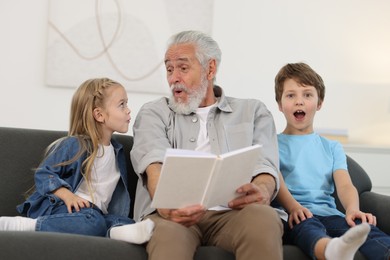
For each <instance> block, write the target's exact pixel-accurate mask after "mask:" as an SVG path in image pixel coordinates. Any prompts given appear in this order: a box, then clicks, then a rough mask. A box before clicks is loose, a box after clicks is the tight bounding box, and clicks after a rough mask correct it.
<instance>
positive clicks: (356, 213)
mask: <svg viewBox="0 0 390 260" xmlns="http://www.w3.org/2000/svg"><path fill="white" fill-rule="evenodd" d="M356 219H360V220H361V221H362V222H363V223H365V222H366V223H368V224H371V225H373V226H376V217H375V216H374V215H372V214H371V213H365V212H362V211H360V210H352V211H348V210H347V211H346V212H345V220H346V221H347V223H348V225H349V226H351V227H353V226H355V225H356V223H355V220H356Z"/></svg>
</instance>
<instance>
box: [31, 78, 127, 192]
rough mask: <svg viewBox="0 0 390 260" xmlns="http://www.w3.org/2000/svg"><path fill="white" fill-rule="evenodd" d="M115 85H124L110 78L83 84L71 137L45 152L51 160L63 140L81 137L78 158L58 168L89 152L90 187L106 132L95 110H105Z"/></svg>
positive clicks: (76, 101)
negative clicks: (106, 102) (100, 144)
mask: <svg viewBox="0 0 390 260" xmlns="http://www.w3.org/2000/svg"><path fill="white" fill-rule="evenodd" d="M112 86H121V84H119V83H118V82H116V81H113V80H111V79H109V78H94V79H89V80H86V81H85V82H84V83H82V84H81V85H80V86H79V88H78V89H77V90H76V92H75V93H74V94H73V98H72V103H71V108H70V127H69V131H68V136H67V137H63V138H60V139H58V140H56V141H54V142H53V143H52V144H50V145H49V146H48V147H47V149H46V151H45V158H47V156H49V155H50V154H52V153H54V152H55V151H56V150H57V148H58V147H59V145H60V144H61V142H62V141H63V140H65V139H66V138H68V137H70V136H73V137H77V139H78V141H79V144H80V149H79V151H78V152H77V153H76V155H75V156H74V157H73V158H72V159H70V160H68V161H64V162H61V163H59V164H57V165H55V166H64V165H68V164H71V163H72V162H74V161H76V160H78V159H79V158H80V157H81V156H82V155H83V154H85V153H86V154H87V158H86V159H85V160H84V161H83V164H82V169H81V173H82V175H83V177H84V179H85V181H86V182H87V186H88V187H91V186H90V184H91V181H90V180H91V178H90V175H91V171H92V167H93V162H94V161H95V158H96V156H97V155H98V147H99V143H100V141H101V139H102V129H101V127H100V123H99V122H97V121H96V120H95V118H94V116H93V111H94V109H95V108H97V107H101V108H104V105H105V101H106V98H107V96H106V93H107V92H106V91H107V89H108V88H110V87H112ZM34 188H35V187H33V188H31V189H29V190H28V191H27V192H26V196H28V195H29V194H31V192H32V191H33V190H34ZM91 195H92V194H91Z"/></svg>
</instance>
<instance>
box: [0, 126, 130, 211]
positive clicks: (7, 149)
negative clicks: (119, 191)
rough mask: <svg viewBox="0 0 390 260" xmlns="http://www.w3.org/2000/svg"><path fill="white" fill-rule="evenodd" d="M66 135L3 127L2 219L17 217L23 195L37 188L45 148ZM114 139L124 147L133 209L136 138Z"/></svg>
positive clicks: (0, 154) (0, 167)
mask: <svg viewBox="0 0 390 260" xmlns="http://www.w3.org/2000/svg"><path fill="white" fill-rule="evenodd" d="M66 135H67V132H66V131H55V130H38V129H23V128H10V127H0V145H1V147H0V216H15V215H18V213H17V211H16V205H18V204H20V203H22V202H23V201H24V199H25V198H24V192H25V191H26V190H28V189H29V188H30V187H32V186H33V185H34V168H36V167H38V165H39V163H40V162H41V160H42V158H43V155H44V151H45V149H46V147H47V146H48V145H49V144H50V143H52V142H53V141H55V140H56V139H58V138H60V137H63V136H66ZM114 138H115V139H116V140H117V141H119V142H120V143H121V144H122V145H123V146H124V152H125V155H126V165H127V170H128V173H129V190H130V196H131V201H132V205H131V206H133V204H134V196H135V190H136V185H137V175H136V174H135V173H134V170H133V167H132V165H131V162H130V150H131V147H132V146H133V137H132V136H129V135H119V134H115V135H114ZM131 209H133V207H131ZM132 216H133V212H132V211H131V213H130V217H132Z"/></svg>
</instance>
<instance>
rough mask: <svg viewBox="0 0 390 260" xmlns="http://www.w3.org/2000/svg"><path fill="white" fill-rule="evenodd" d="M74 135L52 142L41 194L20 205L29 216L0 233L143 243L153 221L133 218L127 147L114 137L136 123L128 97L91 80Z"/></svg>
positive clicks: (4, 221) (77, 98)
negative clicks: (44, 233)
mask: <svg viewBox="0 0 390 260" xmlns="http://www.w3.org/2000/svg"><path fill="white" fill-rule="evenodd" d="M70 115H71V116H70V129H69V132H68V136H67V137H64V138H61V139H59V140H57V141H55V142H54V143H52V144H51V145H50V146H49V147H48V149H47V152H46V156H45V159H44V160H43V161H42V163H41V164H40V166H39V168H38V169H37V170H36V172H35V192H34V193H32V195H31V196H29V197H28V198H27V200H26V201H25V202H24V203H23V204H21V205H19V206H18V207H17V210H18V211H19V212H20V213H21V214H23V215H26V216H27V217H0V230H13V231H52V232H63V233H74V234H82V235H91V236H105V235H107V236H109V237H111V238H113V239H119V240H124V241H127V242H130V243H137V244H141V243H144V242H147V241H148V240H149V239H150V236H151V234H152V231H153V228H154V223H153V222H152V221H150V220H146V221H142V222H140V223H134V220H132V219H130V218H128V215H129V211H130V196H129V193H128V190H127V172H126V166H125V157H124V154H123V149H122V145H121V144H119V143H117V142H115V141H114V140H113V139H111V137H112V134H113V133H114V132H119V133H126V132H127V131H128V127H129V123H130V109H129V108H128V107H127V94H126V91H125V89H124V87H123V86H122V85H120V84H119V83H117V82H115V81H113V80H111V79H108V78H98V79H90V80H87V81H85V82H84V83H83V84H82V85H81V86H80V87H79V88H78V89H77V91H76V92H75V94H74V96H73V99H72V105H71V111H70Z"/></svg>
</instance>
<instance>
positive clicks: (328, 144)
mask: <svg viewBox="0 0 390 260" xmlns="http://www.w3.org/2000/svg"><path fill="white" fill-rule="evenodd" d="M278 142H279V156H280V158H279V159H280V171H281V173H282V175H283V178H284V180H285V182H286V185H287V188H288V189H289V191H290V192H291V194H292V195H293V197H294V198H295V199H296V200H297V201H298V202H299V203H300V204H301V205H302V206H304V207H306V208H308V209H309V210H310V211H311V212H312V213H313V214H314V215H319V216H330V215H340V216H344V214H343V213H342V212H340V211H339V210H337V208H336V203H335V199H334V197H333V196H332V194H333V192H334V189H335V186H334V181H333V173H334V172H335V171H336V170H338V169H343V170H348V168H347V160H346V155H345V152H344V150H343V148H342V146H341V144H340V143H339V142H337V141H331V140H328V139H326V138H323V137H321V136H319V135H318V134H316V133H312V134H307V135H285V134H279V135H278Z"/></svg>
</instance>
